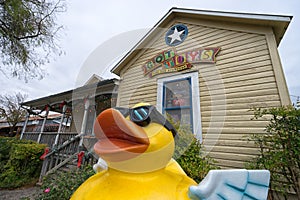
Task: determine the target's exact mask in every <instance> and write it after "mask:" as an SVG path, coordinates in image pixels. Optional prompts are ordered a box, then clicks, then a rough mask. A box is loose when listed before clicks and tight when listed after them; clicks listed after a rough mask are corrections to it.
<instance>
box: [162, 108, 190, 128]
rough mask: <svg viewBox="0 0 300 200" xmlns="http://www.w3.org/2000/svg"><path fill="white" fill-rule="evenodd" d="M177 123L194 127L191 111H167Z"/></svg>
mask: <svg viewBox="0 0 300 200" xmlns="http://www.w3.org/2000/svg"><path fill="white" fill-rule="evenodd" d="M166 112H167V113H168V114H169V115H170V116H171V117H172V119H173V120H174V121H175V122H180V124H184V125H192V122H191V112H190V109H176V110H166Z"/></svg>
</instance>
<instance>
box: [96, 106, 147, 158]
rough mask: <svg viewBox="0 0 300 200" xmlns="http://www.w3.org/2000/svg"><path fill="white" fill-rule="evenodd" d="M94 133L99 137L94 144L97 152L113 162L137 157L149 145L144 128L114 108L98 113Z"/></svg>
mask: <svg viewBox="0 0 300 200" xmlns="http://www.w3.org/2000/svg"><path fill="white" fill-rule="evenodd" d="M94 133H95V135H96V137H97V138H98V139H99V141H98V142H97V143H96V144H95V146H94V149H95V152H96V153H97V154H98V155H99V156H100V157H102V158H103V159H104V160H107V161H111V162H116V161H123V160H127V159H130V158H133V157H136V156H138V155H140V154H141V153H144V152H145V151H146V150H147V148H148V146H149V139H148V137H147V134H146V132H145V131H144V129H143V128H142V127H140V126H138V125H136V124H135V123H133V122H132V121H130V120H128V119H126V118H125V117H124V116H123V115H122V114H121V113H120V112H119V111H118V110H115V109H113V108H110V109H107V110H105V111H103V112H102V113H100V114H99V115H98V117H97V119H96V121H95V125H94Z"/></svg>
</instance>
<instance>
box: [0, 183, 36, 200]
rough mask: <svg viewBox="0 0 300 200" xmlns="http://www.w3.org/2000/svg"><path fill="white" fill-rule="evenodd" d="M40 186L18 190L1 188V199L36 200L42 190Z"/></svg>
mask: <svg viewBox="0 0 300 200" xmlns="http://www.w3.org/2000/svg"><path fill="white" fill-rule="evenodd" d="M40 191H41V190H40V187H38V186H34V187H28V188H19V189H16V190H0V199H1V200H20V199H22V200H29V199H30V200H34V199H35V197H36V196H37V195H38V194H39V192H40Z"/></svg>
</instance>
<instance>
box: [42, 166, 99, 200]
mask: <svg viewBox="0 0 300 200" xmlns="http://www.w3.org/2000/svg"><path fill="white" fill-rule="evenodd" d="M94 173H95V172H94V170H93V168H92V166H90V165H88V166H83V167H82V168H81V169H73V170H71V171H68V172H65V171H57V172H56V173H55V174H49V175H48V176H46V177H45V178H44V180H43V185H42V190H43V192H42V193H41V194H40V195H39V197H38V198H37V199H38V200H54V199H55V200H56V199H60V200H64V199H66V200H67V199H70V197H71V196H72V194H73V193H74V192H75V190H76V189H77V188H78V187H79V186H80V185H81V184H82V183H83V182H84V181H85V180H86V179H88V178H89V177H90V176H92V175H94Z"/></svg>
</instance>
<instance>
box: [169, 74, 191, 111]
mask: <svg viewBox="0 0 300 200" xmlns="http://www.w3.org/2000/svg"><path fill="white" fill-rule="evenodd" d="M190 97H191V95H190V82H189V80H188V79H183V80H179V81H172V82H168V83H166V84H165V102H164V107H166V108H172V107H180V106H190Z"/></svg>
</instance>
